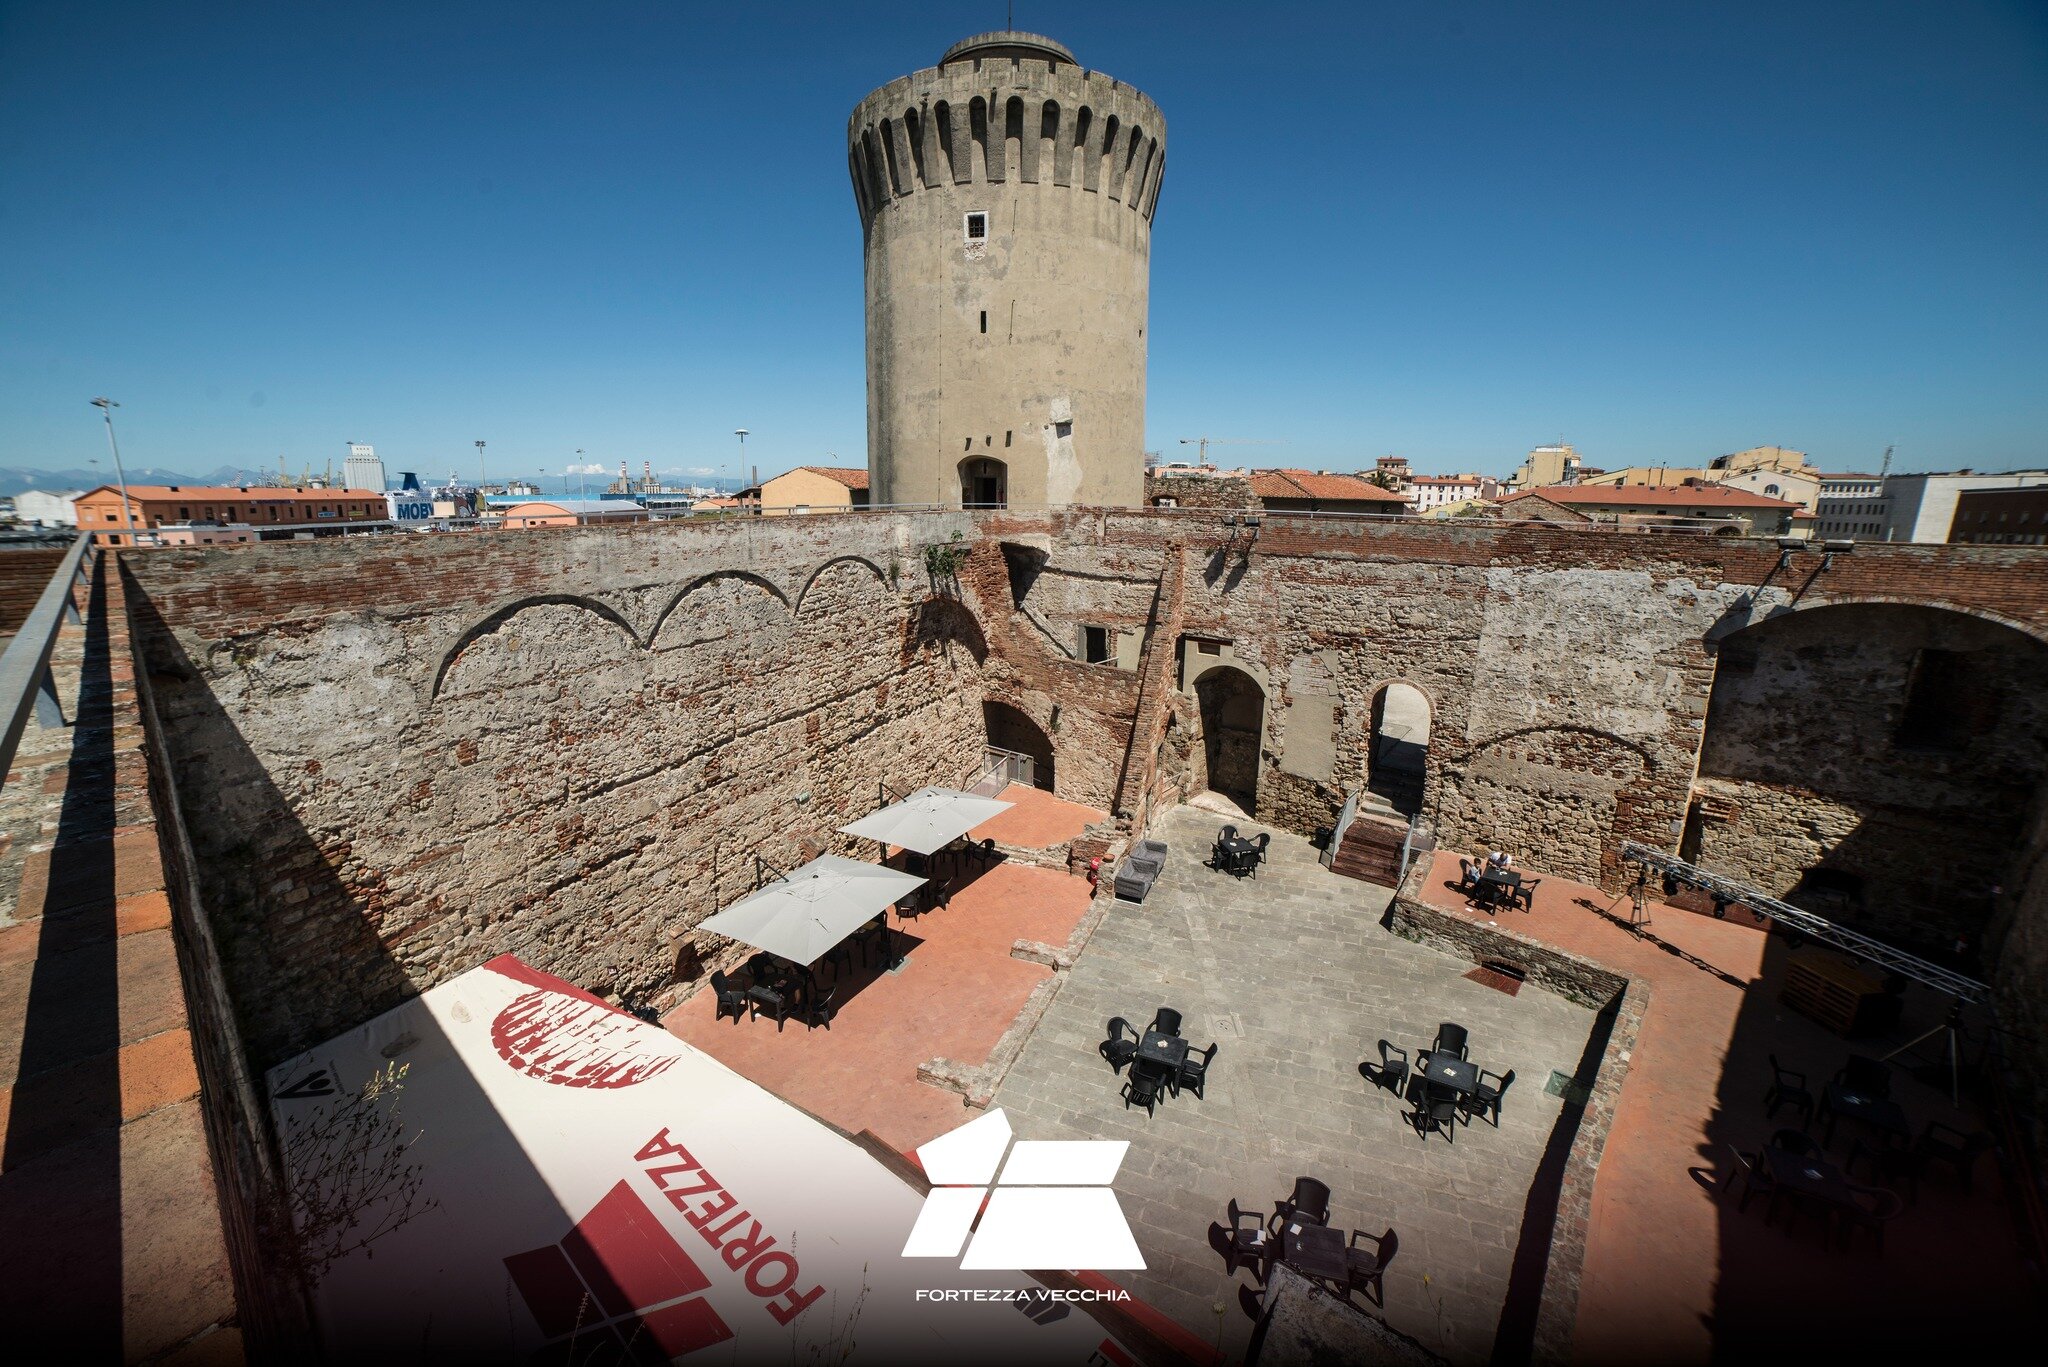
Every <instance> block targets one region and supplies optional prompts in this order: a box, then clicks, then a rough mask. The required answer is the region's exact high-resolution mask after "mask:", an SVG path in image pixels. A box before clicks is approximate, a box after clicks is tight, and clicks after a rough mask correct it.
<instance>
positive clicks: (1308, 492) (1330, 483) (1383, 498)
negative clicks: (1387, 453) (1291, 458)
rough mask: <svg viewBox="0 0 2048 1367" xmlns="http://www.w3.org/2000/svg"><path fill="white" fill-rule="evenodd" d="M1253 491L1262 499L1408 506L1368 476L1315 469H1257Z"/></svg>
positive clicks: (1253, 475) (1403, 499)
mask: <svg viewBox="0 0 2048 1367" xmlns="http://www.w3.org/2000/svg"><path fill="white" fill-rule="evenodd" d="M1251 483H1252V492H1253V493H1255V494H1257V495H1258V496H1259V497H1260V498H1262V499H1268V498H1307V499H1317V500H1322V501H1326V502H1337V501H1346V502H1353V503H1387V504H1396V503H1400V504H1405V503H1406V502H1407V501H1408V500H1407V499H1405V498H1402V497H1401V496H1400V495H1399V494H1397V493H1395V492H1394V491H1393V490H1391V489H1382V488H1380V486H1379V485H1377V484H1374V483H1373V482H1372V481H1371V480H1369V479H1367V478H1366V477H1365V476H1364V475H1338V474H1329V473H1326V472H1320V471H1315V470H1254V471H1252V476H1251Z"/></svg>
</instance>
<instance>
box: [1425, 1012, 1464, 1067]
mask: <svg viewBox="0 0 2048 1367" xmlns="http://www.w3.org/2000/svg"><path fill="white" fill-rule="evenodd" d="M1465 1039H1466V1032H1465V1027H1464V1026H1462V1025H1453V1024H1452V1023H1451V1022H1449V1021H1445V1022H1444V1023H1443V1024H1442V1025H1439V1026H1438V1027H1437V1028H1436V1043H1435V1044H1432V1045H1431V1046H1430V1052H1431V1053H1433V1054H1456V1055H1457V1056H1458V1057H1459V1058H1463V1057H1465Z"/></svg>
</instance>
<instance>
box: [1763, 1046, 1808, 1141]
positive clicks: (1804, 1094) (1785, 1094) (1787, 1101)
mask: <svg viewBox="0 0 2048 1367" xmlns="http://www.w3.org/2000/svg"><path fill="white" fill-rule="evenodd" d="M1770 1059H1771V1077H1772V1080H1771V1085H1770V1086H1769V1087H1768V1088H1767V1089H1766V1090H1765V1091H1764V1118H1765V1119H1766V1120H1775V1119H1777V1117H1778V1112H1779V1110H1781V1109H1782V1108H1784V1107H1786V1106H1790V1107H1792V1108H1793V1109H1794V1110H1796V1111H1798V1112H1799V1115H1800V1118H1801V1119H1802V1120H1803V1121H1804V1122H1805V1123H1806V1124H1808V1125H1811V1124H1812V1123H1813V1093H1812V1092H1811V1091H1810V1090H1808V1088H1807V1085H1806V1074H1804V1073H1795V1072H1793V1071H1792V1070H1791V1069H1790V1068H1787V1067H1785V1066H1784V1065H1783V1064H1781V1063H1779V1062H1778V1056H1777V1055H1776V1054H1772V1055H1771V1056H1770Z"/></svg>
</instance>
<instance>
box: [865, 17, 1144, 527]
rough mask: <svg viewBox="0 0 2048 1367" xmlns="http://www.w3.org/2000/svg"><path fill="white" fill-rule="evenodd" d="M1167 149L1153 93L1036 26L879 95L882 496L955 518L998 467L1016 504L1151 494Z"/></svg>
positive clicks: (872, 228)
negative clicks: (974, 229)
mask: <svg viewBox="0 0 2048 1367" xmlns="http://www.w3.org/2000/svg"><path fill="white" fill-rule="evenodd" d="M1165 139H1166V125H1165V120H1164V118H1163V117H1162V116H1161V114H1160V112H1159V110H1158V108H1157V106H1155V105H1154V104H1153V103H1152V101H1151V100H1149V99H1147V98H1146V97H1145V96H1144V95H1143V94H1141V93H1139V92H1138V91H1137V90H1134V89H1133V88H1132V87H1130V86H1129V85H1126V84H1124V83H1123V82H1121V81H1117V80H1114V79H1112V78H1110V77H1108V76H1105V75H1103V74H1102V73H1101V72H1096V71H1089V70H1086V69H1084V68H1083V67H1081V66H1079V65H1077V64H1076V63H1075V62H1074V60H1073V55H1072V53H1070V52H1068V51H1067V50H1066V49H1065V48H1063V47H1061V46H1060V45H1059V44H1057V43H1054V42H1052V41H1051V40H1050V39H1046V38H1040V37H1037V36H1035V35H1028V34H985V35H982V36H981V37H979V38H973V39H969V40H967V41H966V42H963V43H959V44H956V45H955V47H954V48H953V49H952V50H951V51H949V52H948V53H947V55H946V56H945V58H943V59H942V61H941V63H940V65H938V66H936V67H927V68H925V69H924V70H921V71H918V72H915V73H913V74H912V75H909V76H905V77H902V78H900V79H898V80H894V81H891V82H889V83H888V84H887V85H884V86H882V87H881V88H880V89H878V90H876V91H874V92H873V93H871V94H870V95H868V96H867V98H865V99H864V100H862V101H861V103H860V104H859V106H858V107H857V108H856V109H855V110H854V112H853V115H852V117H851V118H850V119H849V120H848V123H847V164H848V169H849V172H850V174H851V176H852V180H853V189H854V199H855V204H856V207H857V208H858V210H859V212H860V219H861V227H862V231H863V233H864V236H865V244H866V246H865V259H866V278H867V361H868V451H869V468H870V471H871V475H872V480H873V485H872V488H873V498H874V501H875V502H876V503H877V504H938V505H941V506H956V507H957V506H959V505H960V503H961V501H962V486H961V467H962V465H963V463H965V462H969V461H981V460H989V461H996V462H1000V463H1001V465H1002V468H1003V470H1004V471H1005V473H1006V483H1007V488H1006V490H1005V495H1004V497H1005V500H1006V501H1007V503H1008V504H1009V506H1011V507H1046V506H1063V505H1067V504H1119V505H1135V504H1138V503H1140V502H1142V501H1143V494H1144V489H1143V484H1142V481H1143V478H1144V475H1143V448H1144V439H1145V354H1146V342H1145V327H1146V310H1147V304H1148V299H1149V294H1150V269H1151V267H1150V255H1151V231H1152V218H1153V214H1154V213H1155V212H1156V210H1157V207H1158V201H1159V187H1160V184H1161V178H1162V175H1163V173H1164V169H1165V160H1166V141H1165ZM970 214H979V215H983V216H985V217H984V219H983V222H984V224H985V235H984V236H981V237H978V238H977V237H973V236H971V235H970V230H969V227H968V216H969V215H970Z"/></svg>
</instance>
